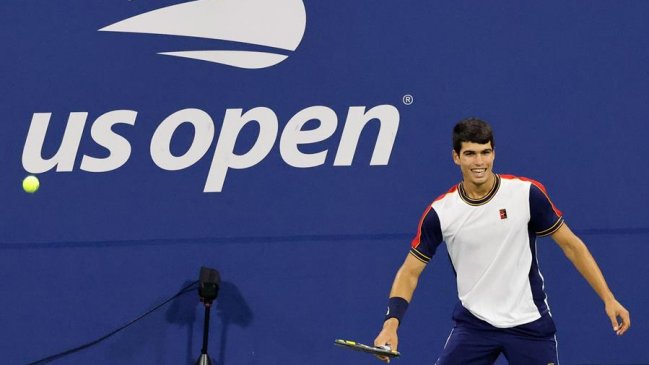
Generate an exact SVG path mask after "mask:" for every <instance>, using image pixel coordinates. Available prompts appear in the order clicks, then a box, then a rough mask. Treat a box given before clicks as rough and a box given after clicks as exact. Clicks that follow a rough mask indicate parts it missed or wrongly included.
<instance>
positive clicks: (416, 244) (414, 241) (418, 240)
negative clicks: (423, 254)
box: [410, 205, 433, 248]
mask: <svg viewBox="0 0 649 365" xmlns="http://www.w3.org/2000/svg"><path fill="white" fill-rule="evenodd" d="M431 209H433V206H432V205H429V206H428V209H426V211H425V212H424V214H423V215H422V216H421V219H420V220H419V227H418V228H417V235H416V236H415V238H413V239H412V242H411V243H410V246H412V248H417V247H419V244H420V243H421V228H422V226H423V225H424V219H426V215H428V212H430V210H431Z"/></svg>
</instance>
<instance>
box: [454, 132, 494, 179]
mask: <svg viewBox="0 0 649 365" xmlns="http://www.w3.org/2000/svg"><path fill="white" fill-rule="evenodd" d="M495 157H496V152H495V151H494V149H493V147H491V142H487V143H485V144H480V143H473V142H462V148H461V149H460V153H459V154H458V153H457V152H455V150H453V161H454V162H455V164H456V165H458V166H460V170H461V171H462V177H463V179H464V181H465V182H466V183H472V184H474V185H476V186H480V185H482V184H484V183H486V182H487V181H488V180H489V178H490V177H491V175H492V173H491V171H492V168H493V162H494V159H495Z"/></svg>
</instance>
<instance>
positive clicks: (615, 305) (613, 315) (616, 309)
mask: <svg viewBox="0 0 649 365" xmlns="http://www.w3.org/2000/svg"><path fill="white" fill-rule="evenodd" d="M604 309H605V310H606V314H607V315H608V318H610V319H611V324H612V325H613V331H615V333H616V334H617V335H618V336H621V335H623V334H624V332H626V331H627V330H628V329H629V327H631V317H630V316H629V311H628V310H626V308H624V307H623V306H622V304H620V303H619V302H618V301H617V300H616V299H611V300H608V301H606V303H605V308H604ZM618 319H619V320H621V323H620V322H619V321H618Z"/></svg>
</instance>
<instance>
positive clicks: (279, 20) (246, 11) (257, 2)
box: [99, 0, 306, 69]
mask: <svg viewBox="0 0 649 365" xmlns="http://www.w3.org/2000/svg"><path fill="white" fill-rule="evenodd" d="M305 29H306V11H305V9H304V4H303V3H302V0H195V1H190V2H186V3H181V4H176V5H171V6H167V7H164V8H160V9H156V10H152V11H149V12H147V13H143V14H140V15H136V16H134V17H131V18H127V19H124V20H122V21H119V22H117V23H114V24H111V25H108V26H106V27H104V28H101V29H99V31H103V32H125V33H146V34H165V35H174V36H182V37H198V38H207V39H215V40H221V41H231V42H234V43H233V46H236V48H237V49H236V50H233V49H231V50H177V51H171V52H160V53H158V54H161V55H165V56H173V57H183V58H191V59H195V60H202V61H207V62H213V63H220V64H224V65H229V66H233V67H239V68H245V69H259V68H265V67H270V66H274V65H276V64H278V63H280V62H282V61H284V60H285V59H287V58H288V54H290V53H291V52H292V51H295V49H297V46H298V45H299V44H300V42H301V41H302V37H303V36H304V30H305ZM241 45H244V46H250V47H248V48H250V49H251V50H240V48H241ZM259 46H263V47H259ZM264 47H268V48H269V49H267V50H260V49H262V48H264ZM244 48H246V47H244ZM252 49H254V50H252Z"/></svg>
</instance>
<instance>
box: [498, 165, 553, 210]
mask: <svg viewBox="0 0 649 365" xmlns="http://www.w3.org/2000/svg"><path fill="white" fill-rule="evenodd" d="M499 176H500V177H501V178H505V179H519V180H522V181H527V182H530V183H532V184H534V186H536V187H537V188H539V189H541V191H542V192H543V194H544V195H545V197H546V198H548V201H549V202H550V205H552V210H554V213H556V215H558V216H559V217H562V216H563V213H561V211H560V210H559V209H557V207H556V206H555V205H554V203H553V202H552V199H550V196H549V195H548V192H547V190H545V186H543V184H541V183H540V182H538V181H536V180H534V179H530V178H527V177H520V176H514V175H499Z"/></svg>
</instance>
